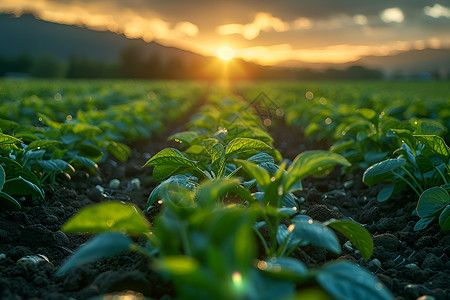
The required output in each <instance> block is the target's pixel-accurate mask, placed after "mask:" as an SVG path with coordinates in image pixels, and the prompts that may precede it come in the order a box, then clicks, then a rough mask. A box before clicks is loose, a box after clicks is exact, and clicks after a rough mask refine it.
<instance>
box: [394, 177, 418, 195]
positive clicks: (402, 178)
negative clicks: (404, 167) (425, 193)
mask: <svg viewBox="0 0 450 300" xmlns="http://www.w3.org/2000/svg"><path fill="white" fill-rule="evenodd" d="M392 174H394V175H396V176H398V177H399V178H400V179H401V180H403V181H404V182H405V183H406V184H407V185H409V187H410V188H412V189H413V190H414V192H416V194H417V195H418V196H419V197H420V193H419V192H418V191H417V189H416V188H415V187H414V185H412V183H411V182H409V181H408V180H406V178H405V177H403V176H402V175H400V174H399V173H397V172H395V171H392Z"/></svg>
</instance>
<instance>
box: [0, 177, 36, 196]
mask: <svg viewBox="0 0 450 300" xmlns="http://www.w3.org/2000/svg"><path fill="white" fill-rule="evenodd" d="M3 191H4V192H5V193H8V194H10V195H31V194H35V195H39V196H40V197H41V198H42V199H44V198H45V195H44V190H43V189H41V188H40V187H39V186H37V185H36V184H34V183H33V182H31V181H29V180H27V179H25V178H23V177H22V176H18V177H16V178H12V179H9V180H8V181H7V182H5V185H4V186H3Z"/></svg>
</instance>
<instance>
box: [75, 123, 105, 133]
mask: <svg viewBox="0 0 450 300" xmlns="http://www.w3.org/2000/svg"><path fill="white" fill-rule="evenodd" d="M73 132H74V133H75V134H82V133H90V134H100V133H101V132H102V130H101V129H100V128H98V127H97V126H94V125H91V124H86V123H77V124H76V125H75V126H74V127H73Z"/></svg>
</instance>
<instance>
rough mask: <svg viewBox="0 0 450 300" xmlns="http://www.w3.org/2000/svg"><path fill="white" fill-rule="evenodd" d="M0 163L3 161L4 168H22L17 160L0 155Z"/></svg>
mask: <svg viewBox="0 0 450 300" xmlns="http://www.w3.org/2000/svg"><path fill="white" fill-rule="evenodd" d="M0 163H4V164H5V165H6V166H5V167H6V168H14V169H18V170H21V169H22V166H21V165H20V164H19V163H18V162H17V161H15V160H14V159H11V158H9V157H0Z"/></svg>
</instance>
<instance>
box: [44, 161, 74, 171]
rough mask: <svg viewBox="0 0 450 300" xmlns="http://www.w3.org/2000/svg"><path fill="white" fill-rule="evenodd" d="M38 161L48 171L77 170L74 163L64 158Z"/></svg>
mask: <svg viewBox="0 0 450 300" xmlns="http://www.w3.org/2000/svg"><path fill="white" fill-rule="evenodd" d="M37 162H38V164H39V165H40V166H41V167H42V168H43V169H45V170H48V171H54V172H64V171H65V170H71V171H72V172H75V169H74V168H73V167H72V165H70V164H69V163H68V162H66V161H64V160H62V159H49V160H38V161H37Z"/></svg>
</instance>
